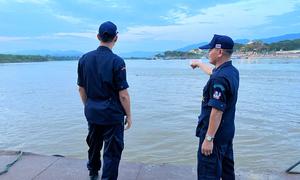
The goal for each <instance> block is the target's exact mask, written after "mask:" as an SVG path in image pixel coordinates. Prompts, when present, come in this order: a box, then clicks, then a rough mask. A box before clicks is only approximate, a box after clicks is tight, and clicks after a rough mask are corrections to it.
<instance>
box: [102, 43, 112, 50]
mask: <svg viewBox="0 0 300 180" xmlns="http://www.w3.org/2000/svg"><path fill="white" fill-rule="evenodd" d="M100 46H105V47H108V48H109V49H111V50H112V48H113V47H114V43H104V42H101V43H100Z"/></svg>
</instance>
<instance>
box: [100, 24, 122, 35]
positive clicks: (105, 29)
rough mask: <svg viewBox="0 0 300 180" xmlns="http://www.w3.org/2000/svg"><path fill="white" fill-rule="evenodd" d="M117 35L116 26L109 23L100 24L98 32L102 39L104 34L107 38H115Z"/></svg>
mask: <svg viewBox="0 0 300 180" xmlns="http://www.w3.org/2000/svg"><path fill="white" fill-rule="evenodd" d="M117 33H118V32H117V26H116V25H115V24H114V23H112V22H110V21H106V22H104V23H102V24H101V25H100V27H99V32H98V34H99V36H100V37H103V35H104V34H107V35H109V36H115V35H116V34H117Z"/></svg>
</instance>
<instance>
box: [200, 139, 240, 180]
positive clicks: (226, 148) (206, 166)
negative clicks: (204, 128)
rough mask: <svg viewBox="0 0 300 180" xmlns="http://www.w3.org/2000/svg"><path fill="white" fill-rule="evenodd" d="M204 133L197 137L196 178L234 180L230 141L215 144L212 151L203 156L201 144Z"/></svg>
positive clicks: (203, 179) (202, 179) (201, 179)
mask: <svg viewBox="0 0 300 180" xmlns="http://www.w3.org/2000/svg"><path fill="white" fill-rule="evenodd" d="M204 138H205V135H204V136H201V137H200V138H199V148H198V165H197V173H198V180H220V178H222V180H234V179H235V175H234V159H233V148H232V142H229V143H227V144H222V145H219V144H215V143H214V148H213V153H212V154H211V155H209V156H205V155H204V154H202V153H201V146H202V143H203V141H204Z"/></svg>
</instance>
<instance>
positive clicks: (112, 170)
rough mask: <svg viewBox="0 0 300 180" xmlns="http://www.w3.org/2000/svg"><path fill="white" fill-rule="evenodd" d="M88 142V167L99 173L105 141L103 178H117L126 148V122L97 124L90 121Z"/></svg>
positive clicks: (105, 179)
mask: <svg viewBox="0 0 300 180" xmlns="http://www.w3.org/2000/svg"><path fill="white" fill-rule="evenodd" d="M88 125H89V133H88V136H87V138H86V142H87V144H88V146H89V150H88V156H89V161H88V163H87V168H88V170H89V171H90V174H97V173H98V171H99V170H100V168H101V157H100V156H101V153H100V151H101V149H102V147H103V142H104V152H103V169H102V180H116V179H117V178H118V168H119V163H120V160H121V154H122V151H123V149H124V124H122V123H120V124H114V125H97V124H91V123H89V124H88Z"/></svg>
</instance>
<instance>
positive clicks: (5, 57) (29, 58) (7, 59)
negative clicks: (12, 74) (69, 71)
mask: <svg viewBox="0 0 300 180" xmlns="http://www.w3.org/2000/svg"><path fill="white" fill-rule="evenodd" d="M78 59H79V56H40V55H12V54H0V63H20V62H45V61H67V60H78Z"/></svg>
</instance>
